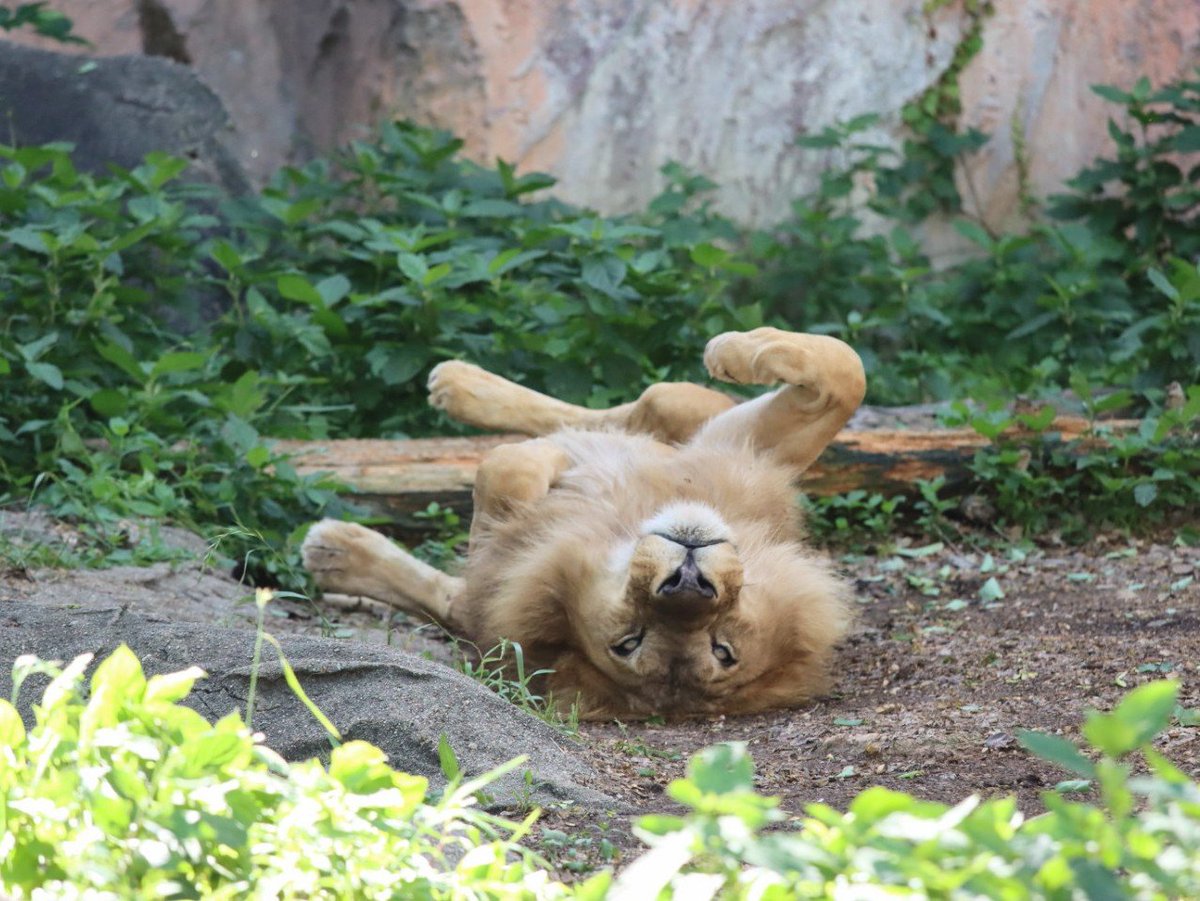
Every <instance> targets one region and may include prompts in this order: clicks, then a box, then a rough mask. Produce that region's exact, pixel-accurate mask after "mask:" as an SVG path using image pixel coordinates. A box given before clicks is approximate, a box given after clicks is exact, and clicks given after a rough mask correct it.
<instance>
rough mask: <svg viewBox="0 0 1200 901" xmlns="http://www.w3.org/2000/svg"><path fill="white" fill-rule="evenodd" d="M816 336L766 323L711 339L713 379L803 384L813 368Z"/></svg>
mask: <svg viewBox="0 0 1200 901" xmlns="http://www.w3.org/2000/svg"><path fill="white" fill-rule="evenodd" d="M815 338H816V336H814V335H804V334H796V333H794V332H785V331H783V330H781V329H777V328H770V327H766V326H764V327H763V328H756V329H754V330H753V331H749V332H725V333H724V334H721V335H717V336H716V337H715V338H713V339H712V340H711V341H709V342H708V346H707V347H706V348H705V349H704V365H705V367H706V368H707V369H708V372H709V374H710V375H711V376H712V377H713V378H715V379H720V380H721V381H723V382H733V383H735V384H742V385H776V384H779V383H781V382H782V383H783V384H785V385H801V384H804V383H805V379H806V376H807V375H808V374H809V370H810V369H811V347H810V342H813V341H814V339H815ZM818 340H819V339H818Z"/></svg>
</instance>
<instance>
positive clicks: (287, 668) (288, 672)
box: [263, 632, 342, 742]
mask: <svg viewBox="0 0 1200 901" xmlns="http://www.w3.org/2000/svg"><path fill="white" fill-rule="evenodd" d="M263 638H264V639H265V640H267V641H269V642H271V644H273V645H274V646H275V650H276V651H278V652H279V666H280V667H281V668H282V669H283V679H284V681H285V682H287V684H288V688H290V689H291V690H292V694H294V695H295V696H296V697H297V698H299V699H300V703H302V704H303V705H304V706H305V707H307V708H308V712H309V713H311V714H312V715H313V718H314V719H315V720H316V721H317V722H318V723H320V724H321V726H322V727H323V728H324V729H325V731H326V732H327V733H329V737H330V739H331V740H332V741H335V742H340V741H341V740H342V733H340V732H339V731H338V730H337V727H336V726H334V725H333V723H332V722H330V720H329V717H327V716H326V715H325V714H324V713H322V712H321V708H319V707H318V706H317V705H316V704H314V703H313V702H312V700H311V699H310V698H309V696H308V695H307V694H306V693H305V691H304V688H303V686H301V685H300V680H299V679H297V678H296V671H295V670H293V669H292V665H291V664H290V663H288V659H287V657H285V656H284V654H283V647H282V646H281V645H280V644H279V642H278V641H277V640H276V638H275V636H274V635H271V634H270V633H269V632H264V633H263Z"/></svg>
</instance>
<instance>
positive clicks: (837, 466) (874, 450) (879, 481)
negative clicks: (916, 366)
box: [276, 416, 1137, 531]
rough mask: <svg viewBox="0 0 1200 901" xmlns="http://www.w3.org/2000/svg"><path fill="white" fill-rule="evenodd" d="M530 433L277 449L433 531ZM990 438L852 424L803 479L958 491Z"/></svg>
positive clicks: (295, 444) (1078, 431) (1034, 437)
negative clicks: (499, 449)
mask: <svg viewBox="0 0 1200 901" xmlns="http://www.w3.org/2000/svg"><path fill="white" fill-rule="evenodd" d="M1105 425H1106V426H1107V427H1108V428H1110V429H1115V430H1125V429H1129V428H1133V427H1136V425H1137V422H1136V421H1135V420H1116V421H1110V422H1108V423H1106V424H1105ZM1091 426H1092V424H1091V423H1090V422H1089V421H1088V420H1087V419H1083V418H1081V417H1072V416H1060V417H1058V418H1056V419H1055V420H1054V422H1053V424H1052V425H1051V426H1050V428H1049V429H1047V430H1046V431H1045V432H1043V433H1036V432H1020V431H1016V430H1014V431H1011V432H1008V433H1006V437H1007V438H1011V439H1013V440H1018V441H1022V440H1027V441H1030V442H1035V441H1042V442H1050V441H1070V440H1073V439H1077V438H1083V437H1086V436H1087V435H1088V432H1089V430H1090V429H1091ZM521 440H523V436H521V435H480V436H474V437H469V438H416V439H410V440H404V441H386V440H379V439H359V440H333V441H279V442H277V443H276V448H277V449H278V450H279V451H281V452H283V453H287V454H289V455H291V456H292V461H291V462H292V465H293V466H295V468H296V469H297V471H298V472H301V473H317V472H327V473H330V474H332V475H333V476H334V477H335V478H337V479H338V480H339V481H341V482H343V483H344V484H346V485H347V486H349V488H350V489H351V492H352V493H353V497H354V500H355V502H356V503H359V504H361V505H363V506H365V507H367V508H368V509H371V510H372V511H374V512H376V513H378V514H379V515H380V516H384V517H387V518H388V519H390V520H392V521H393V522H395V523H396V524H397V526H398V527H399V529H400V530H401V531H405V530H407V529H414V530H420V529H422V528H424V529H426V530H427V529H428V526H427V525H425V526H421V524H420V523H419V521H416V520H413V518H412V515H413V514H414V513H416V512H418V511H421V510H424V509H425V508H426V507H428V506H429V504H430V502H433V501H436V502H437V503H438V504H441V505H442V506H447V507H451V508H452V509H454V510H455V511H456V512H458V513H459V514H460V515H461V516H463V517H464V518H466V517H468V516H469V515H470V509H471V486H472V485H473V484H474V481H475V470H476V468H477V467H478V466H479V461H480V460H481V459H482V458H483V455H484V454H486V453H487V452H488V451H489V450H491V449H492V448H493V447H496V446H497V445H499V444H504V443H507V442H512V441H521ZM1088 440H1089V441H1091V440H1101V439H1099V438H1089V439H1088ZM988 444H989V441H988V439H987V438H985V437H983V436H982V435H980V434H979V433H978V432H976V431H974V430H973V429H965V428H963V429H869V430H861V431H854V430H846V431H843V432H842V433H841V434H839V435H838V437H837V438H836V439H835V440H834V441H833V443H832V444H831V445H830V446H829V447H828V448H827V449H826V450H825V453H823V454H822V455H821V457H820V459H818V460H817V462H816V463H814V464H813V465H812V466H811V467H810V468H809V470H808V471H807V472H806V473H805V474H804V476H803V477H802V478H801V479H800V481H799V487H800V488H801V489H802V490H804V491H806V492H808V493H809V494H813V495H832V494H842V493H845V492H848V491H852V490H855V489H862V490H865V491H869V492H879V493H881V494H884V495H888V496H890V495H895V494H906V493H907V494H912V493H913V492H914V491H915V488H914V485H915V483H916V482H918V481H919V480H922V479H935V478H937V477H939V476H942V477H944V478H945V479H946V484H947V487H948V489H949V490H951V491H953V490H954V489H955V488H956V487H959V486H962V485H964V484H965V483H966V481H967V474H968V470H967V464H968V463H969V462H970V461H971V459H972V457H973V456H974V455H975V451H976V450H978V449H979V448H981V447H986V446H987V445H988Z"/></svg>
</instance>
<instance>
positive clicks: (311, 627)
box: [0, 536, 1200, 869]
mask: <svg viewBox="0 0 1200 901" xmlns="http://www.w3.org/2000/svg"><path fill="white" fill-rule="evenodd" d="M840 562H841V565H842V567H843V569H844V571H845V572H846V573H847V574H848V575H849V576H850V577H851V578H852V579H854V580H855V584H856V597H857V603H858V608H859V610H858V612H859V623H858V627H857V628H856V629H855V631H854V633H853V634H852V636H851V638H850V639H849V640H848V641H847V642H846V644H845V645H844V646H843V647H842V648H841V650H840V652H839V654H838V656H837V679H836V688H835V691H834V694H833V695H832V696H830V697H829V698H827V699H825V700H822V701H820V702H818V703H815V704H813V705H811V706H809V707H806V708H803V709H800V710H793V711H785V712H780V713H774V714H769V715H760V716H752V717H728V718H726V717H720V718H716V719H709V720H691V721H682V722H672V723H655V722H649V723H585V724H583V725H582V726H581V729H580V735H579V739H578V744H577V747H578V753H579V754H580V756H581V757H583V758H584V759H585V760H586V761H587V762H588V763H590V764H591V765H592V766H593V767H594V768H595V769H596V770H597V771H599V772H600V773H601V774H602V775H603V776H607V777H609V778H607V779H606V780H605V782H606V786H605V787H606V789H607V791H608V792H609V793H610V794H612V795H614V796H616V797H617V798H618V799H620V800H622V801H624V802H626V803H628V804H629V805H631V806H632V807H633V808H635V809H636V810H641V811H647V812H648V811H651V810H657V811H661V810H664V809H669V808H670V807H671V806H672V805H671V802H670V800H669V799H668V798H667V797H666V796H665V795H664V790H665V788H666V786H667V784H668V783H669V781H670V780H671V779H674V778H676V777H678V776H680V775H682V773H683V771H684V768H685V765H686V762H687V759H688V757H689V755H690V754H692V753H693V752H694V751H697V750H699V749H701V748H703V747H706V746H708V745H710V744H713V743H715V742H720V741H731V740H733V741H744V742H746V743H747V744H748V745H749V746H750V749H751V752H752V754H753V757H754V760H755V762H756V765H757V772H758V787H759V788H760V790H761V791H762V792H764V793H766V794H770V795H775V796H778V797H779V798H780V799H781V803H782V807H783V809H784V810H785V811H786V812H788V813H789V814H792V815H799V814H800V813H802V811H803V808H804V805H805V804H807V803H809V802H812V801H824V802H826V803H829V804H833V805H834V806H837V807H844V806H845V805H846V804H847V803H848V802H849V801H850V800H851V799H852V798H853V797H854V795H856V794H857V793H858V792H860V791H861V790H863V789H865V788H867V787H869V786H871V785H884V786H887V787H889V788H894V789H899V790H903V791H907V792H910V793H913V794H915V795H918V796H921V797H924V798H928V799H933V800H939V801H944V802H950V803H953V802H956V801H959V800H961V799H962V798H964V797H966V796H967V795H969V794H972V793H979V794H982V795H985V796H994V795H1008V794H1014V795H1016V796H1017V797H1018V798H1019V800H1020V804H1021V807H1022V809H1024V810H1025V811H1026V812H1028V813H1035V812H1037V811H1038V810H1039V809H1040V808H1041V802H1040V799H1039V796H1040V792H1041V791H1043V790H1045V789H1047V788H1050V787H1053V786H1054V784H1055V783H1056V782H1058V781H1059V780H1061V779H1063V778H1066V777H1067V774H1065V773H1063V772H1061V771H1058V770H1056V768H1055V767H1053V766H1051V765H1048V764H1043V763H1041V762H1040V761H1038V760H1036V759H1034V758H1032V757H1031V756H1030V755H1029V754H1027V753H1026V752H1025V751H1024V750H1023V749H1022V748H1021V747H1020V746H1019V744H1018V742H1017V735H1018V733H1019V732H1020V730H1022V729H1039V730H1044V731H1049V732H1055V733H1059V734H1062V735H1065V736H1067V737H1069V738H1072V739H1076V738H1078V737H1079V727H1080V725H1081V724H1082V722H1083V719H1084V717H1085V716H1086V712H1087V711H1088V709H1089V708H1099V709H1108V708H1111V707H1112V706H1113V705H1114V704H1115V703H1116V702H1117V701H1118V700H1119V699H1120V697H1121V696H1122V695H1123V694H1124V693H1125V692H1126V691H1127V690H1128V689H1129V688H1132V687H1134V686H1136V685H1138V684H1140V683H1142V682H1145V681H1148V680H1151V679H1156V678H1161V677H1163V676H1164V675H1169V676H1171V677H1173V678H1177V679H1179V681H1180V683H1181V689H1180V699H1181V701H1182V703H1183V706H1185V707H1188V708H1197V707H1200V548H1187V547H1176V546H1172V545H1171V544H1169V543H1166V542H1158V543H1156V542H1152V541H1142V540H1137V539H1129V538H1126V537H1123V536H1104V537H1101V538H1098V539H1097V540H1095V541H1094V542H1092V543H1091V544H1090V545H1088V546H1085V547H1081V548H1065V547H1040V548H1031V549H1028V550H1025V551H1018V550H1013V549H1011V548H1010V549H1008V550H993V551H991V552H990V553H988V552H986V551H983V550H970V549H966V548H963V547H956V546H952V545H949V544H944V543H941V542H937V543H933V544H930V545H924V546H909V547H900V548H896V549H891V550H890V551H889V552H887V553H876V554H869V555H846V556H843V557H841V558H840ZM163 566H165V565H163ZM170 578H175V576H172V575H171V574H170V573H169V572H167V571H166V570H164V573H163V574H162V578H161V579H156V580H151V583H150V584H149V586H148V587H147V586H146V585H145V579H144V578H143V580H142V582H141V583H136V584H135V583H134V582H132V581H130V582H127V583H126V584H125V585H124V586H122V585H121V584H120V580H122V579H126V580H128V579H130V575H129V573H128V572H122V571H120V570H108V571H87V572H85V573H57V574H56V573H53V572H37V573H30V572H27V571H23V570H21V569H20V568H19V567H17V568H14V567H12V566H8V567H4V566H0V601H2V600H4V599H6V598H12V599H33V598H36V597H37V596H38V595H39V594H41V593H49V595H52V596H55V597H57V598H59V601H60V602H61V600H62V599H63V597H62V596H63V592H64V591H70V592H71V593H72V596H73V597H75V598H76V599H77V600H78V602H79V603H84V604H86V603H88V598H89V596H90V595H89V593H88V590H87V587H86V586H87V585H88V584H89V583H88V581H87V580H91V583H90V584H92V587H93V588H95V587H96V584H97V582H100V583H103V584H104V588H105V591H106V592H111V590H112V589H113V582H114V580H115V581H116V582H117V583H118V584H117V589H118V590H122V589H123V590H125V591H126V592H127V594H128V595H129V596H130V597H134V599H135V603H138V600H137V598H138V597H140V594H139V592H142V591H143V589H147V591H148V593H149V594H151V595H154V596H157V597H161V595H162V594H163V592H164V590H165V589H164V587H163V586H164V585H165V584H167V582H166V581H164V580H168V579H170ZM189 578H190V579H192V580H195V579H196V578H197V577H196V576H195V575H194V574H193V575H192V576H190V577H189ZM206 578H211V577H206ZM79 580H84V581H83V582H80V581H79ZM196 584H197V583H195V582H194V581H193V582H189V583H188V585H189V586H190V587H188V586H184V589H186V591H188V592H191V593H194V592H195V589H196ZM81 585H82V586H83V587H82V588H81ZM96 594H97V596H101V595H103V594H105V592H101V591H97V592H96ZM220 594H221V591H220V590H219V587H217V586H209V587H208V588H207V589H206V591H205V597H206V598H207V599H208V601H207V603H208V606H207V607H205V608H203V609H201V607H200V606H199V605H194V606H193V607H192V608H189V609H187V610H186V611H184V612H183V618H189V619H191V618H196V617H205V618H210V619H211V621H213V622H220V623H221V624H224V625H234V624H237V623H239V622H244V623H245V624H247V625H249V624H250V622H251V621H252V618H253V605H252V604H249V603H247V602H246V600H245V598H244V597H243V598H241V599H239V598H238V597H237V596H236V595H237V593H236V592H232V593H231V592H229V591H228V590H226V592H225V594H226V595H227V596H228V597H227V598H226V600H225V601H222V602H221V603H217V602H216V601H215V600H214V599H215V598H217V597H218V596H220ZM135 596H136V597H135ZM180 609H181V608H178V607H177V608H176V610H180ZM272 612H273V614H274V615H273V617H272V620H271V623H270V624H269V628H271V629H272V630H273V631H276V632H277V633H279V632H296V633H303V634H323V635H327V636H330V635H331V636H335V637H339V638H344V639H346V640H365V641H371V642H382V641H386V642H388V643H391V644H393V645H398V646H400V647H404V648H407V649H409V650H412V651H415V652H417V653H423V654H426V655H428V656H432V657H435V658H441V659H448V658H449V657H450V656H452V648H451V646H450V645H449V644H448V643H447V642H446V641H445V640H444V639H442V638H440V637H439V636H438V635H437V634H436V633H434V632H433V631H432V630H430V629H429V628H424V629H421V628H418V627H417V625H416V624H415V623H413V622H411V621H408V620H406V619H405V618H404V617H402V616H399V615H396V616H389V615H388V614H387V613H386V612H381V611H379V610H378V609H375V608H369V607H368V608H364V607H361V606H360V607H359V608H358V609H354V610H348V609H344V608H341V607H338V606H334V605H331V604H326V603H322V604H315V603H312V602H302V601H293V600H284V601H280V602H277V603H276V604H275V605H273V608H272ZM1160 744H1161V749H1162V750H1163V751H1164V752H1165V753H1166V754H1167V756H1168V757H1170V758H1171V759H1173V760H1174V761H1176V762H1177V763H1178V764H1179V765H1180V766H1182V767H1183V768H1184V769H1185V770H1187V771H1188V772H1190V773H1192V774H1193V775H1197V776H1200V727H1185V726H1180V725H1175V726H1173V727H1172V728H1171V729H1169V730H1168V731H1167V733H1166V734H1165V736H1163V738H1162V740H1161V743H1160ZM625 825H627V820H626V818H621V821H620V822H618V821H613V822H612V823H611V826H610V824H608V823H600V824H599V829H600V832H596V828H597V822H596V821H595V820H594V818H591V817H581V812H572V811H570V810H560V811H551V812H549V813H548V814H547V816H546V819H545V820H544V824H543V829H542V834H543V836H544V837H545V836H548V837H549V840H548V841H549V844H550V845H551V846H553V845H554V844H555V842H558V847H557V848H556V849H552V848H549V847H548V848H547V850H556V851H557V853H555V854H552V855H551V856H552V857H553V858H555V859H556V862H558V863H560V864H565V865H566V866H567V868H568V869H570V868H571V867H572V866H574V867H577V868H585V869H590V868H591V866H594V865H596V864H599V863H603V862H605V861H604V860H603V859H598V858H597V855H602V856H603V857H610V856H611V855H612V854H613V853H616V854H618V855H620V851H621V849H624V850H625V851H629V850H632V849H633V848H635V847H637V843H636V841H635V840H633V839H631V837H630V836H629V834H628V832H627V830H626V829H625V828H624V827H625ZM585 826H586V827H590V830H591V833H592V835H593V837H592V838H586V839H584V840H581V841H580V842H578V843H575V844H573V843H572V840H569V839H567V838H566V837H565V836H567V835H568V834H574V833H575V832H576V831H578V830H580V829H581V827H585ZM606 828H609V829H611V832H605V829H606ZM583 831H584V832H587V831H588V830H583ZM602 834H603V835H607V838H603V839H601V838H600V836H601V835H602ZM609 841H611V846H610V845H609V844H608V842H609ZM602 849H603V850H602Z"/></svg>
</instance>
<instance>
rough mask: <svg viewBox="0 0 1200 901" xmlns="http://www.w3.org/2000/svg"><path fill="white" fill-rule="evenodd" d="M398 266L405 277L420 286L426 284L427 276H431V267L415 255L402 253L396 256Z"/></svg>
mask: <svg viewBox="0 0 1200 901" xmlns="http://www.w3.org/2000/svg"><path fill="white" fill-rule="evenodd" d="M396 265H397V266H399V267H400V271H401V272H403V273H404V275H405V277H406V278H408V279H410V280H411V281H414V282H416V283H417V284H418V285H423V284H425V276H427V275H428V274H429V266H428V265H426V263H425V260H424V259H423V258H421V257H419V256H417V255H416V254H415V253H401V254H398V255H397V256H396Z"/></svg>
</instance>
